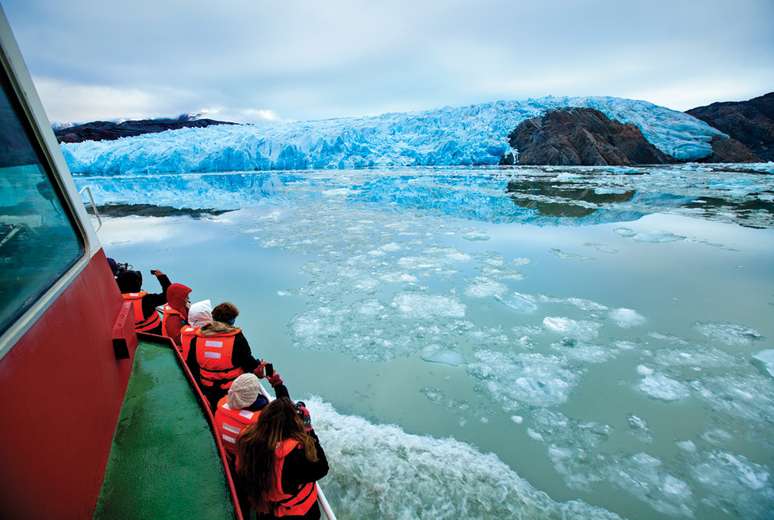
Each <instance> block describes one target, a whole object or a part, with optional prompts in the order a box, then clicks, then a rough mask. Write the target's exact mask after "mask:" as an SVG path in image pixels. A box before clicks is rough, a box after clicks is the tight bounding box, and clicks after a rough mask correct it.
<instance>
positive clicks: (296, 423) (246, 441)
mask: <svg viewBox="0 0 774 520" xmlns="http://www.w3.org/2000/svg"><path fill="white" fill-rule="evenodd" d="M236 467H237V475H238V476H239V480H240V482H241V485H242V487H243V488H244V489H245V490H246V492H247V493H248V495H249V497H250V502H251V504H252V506H253V508H254V509H255V510H256V511H257V512H258V518H259V519H275V518H305V519H318V518H320V507H319V506H318V505H317V486H316V485H315V482H316V481H318V480H320V479H321V478H323V477H324V476H325V475H326V474H327V473H328V461H327V459H326V458H325V452H324V451H323V449H322V446H320V440H319V439H318V438H317V435H316V434H315V433H314V430H313V429H312V424H311V421H310V420H309V411H308V410H307V409H306V407H305V406H303V403H300V402H299V403H297V405H296V404H293V402H292V401H291V400H290V399H289V398H287V397H281V398H278V399H276V400H274V401H273V402H272V403H271V404H269V405H268V406H267V407H266V408H264V409H263V411H262V412H261V418H260V420H259V421H258V422H256V423H255V424H251V425H250V426H248V427H247V428H245V429H244V431H243V432H242V435H241V436H240V437H239V439H238V440H237V459H236Z"/></svg>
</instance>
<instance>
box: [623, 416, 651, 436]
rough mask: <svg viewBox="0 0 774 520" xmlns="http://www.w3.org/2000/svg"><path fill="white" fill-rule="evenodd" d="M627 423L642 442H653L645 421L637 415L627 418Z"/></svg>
mask: <svg viewBox="0 0 774 520" xmlns="http://www.w3.org/2000/svg"><path fill="white" fill-rule="evenodd" d="M626 422H628V423H629V428H631V430H632V432H633V433H634V434H635V435H636V436H637V437H638V438H639V439H640V440H642V441H644V442H651V441H652V440H653V437H652V436H651V434H650V430H649V429H648V423H647V422H646V421H645V419H643V418H642V417H638V416H636V415H629V416H627V417H626Z"/></svg>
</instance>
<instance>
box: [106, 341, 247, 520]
mask: <svg viewBox="0 0 774 520" xmlns="http://www.w3.org/2000/svg"><path fill="white" fill-rule="evenodd" d="M94 518H95V519H122V518H127V519H128V518H131V519H137V518H153V519H163V518H200V519H210V518H212V519H215V518H217V519H219V520H220V519H224V518H234V508H233V505H232V502H231V497H230V494H229V490H228V484H227V481H226V477H225V475H224V471H223V466H222V463H221V459H220V457H219V455H218V450H217V447H216V445H215V441H214V439H213V437H212V433H211V430H210V427H209V424H208V422H207V419H206V417H205V415H204V412H203V411H202V409H201V407H200V405H199V403H198V401H197V400H196V397H195V395H194V393H193V392H192V391H191V388H190V386H189V383H188V380H187V379H186V376H185V374H184V373H183V371H182V370H181V368H180V367H179V366H178V362H177V358H176V356H175V354H174V352H173V351H172V350H171V349H170V348H169V347H167V346H164V345H158V344H154V343H150V342H147V341H140V344H139V345H138V347H137V353H136V355H135V359H134V367H133V369H132V375H131V378H130V379H129V386H128V388H127V391H126V397H125V398H124V404H123V406H122V408H121V416H120V419H119V422H118V425H117V427H116V432H115V435H114V437H113V446H112V448H111V451H110V459H109V461H108V466H107V470H106V472H105V480H104V482H103V484H102V491H101V493H100V497H99V500H98V502H97V508H96V511H95V513H94Z"/></svg>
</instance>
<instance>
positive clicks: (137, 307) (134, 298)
mask: <svg viewBox="0 0 774 520" xmlns="http://www.w3.org/2000/svg"><path fill="white" fill-rule="evenodd" d="M146 294H148V293H146V292H145V291H140V292H133V293H123V294H121V296H122V297H123V298H124V300H125V301H129V302H132V310H133V311H134V330H135V331H136V332H147V331H149V330H153V329H155V328H156V327H158V326H159V323H160V322H161V316H159V311H157V310H156V309H153V312H152V313H151V315H150V316H148V317H147V318H146V317H144V316H143V315H142V298H143V296H145V295H146Z"/></svg>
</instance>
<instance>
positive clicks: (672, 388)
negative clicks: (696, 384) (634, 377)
mask: <svg viewBox="0 0 774 520" xmlns="http://www.w3.org/2000/svg"><path fill="white" fill-rule="evenodd" d="M639 389H640V391H642V392H644V393H646V394H648V395H649V396H651V397H653V398H655V399H661V400H662V401H677V400H680V399H685V398H687V397H688V396H690V395H691V392H690V389H689V388H688V387H687V386H686V385H684V384H683V383H681V382H679V381H676V380H674V379H671V378H669V377H667V376H665V375H664V374H658V373H656V374H651V375H648V376H645V377H644V378H643V380H642V381H641V382H640V384H639Z"/></svg>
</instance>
